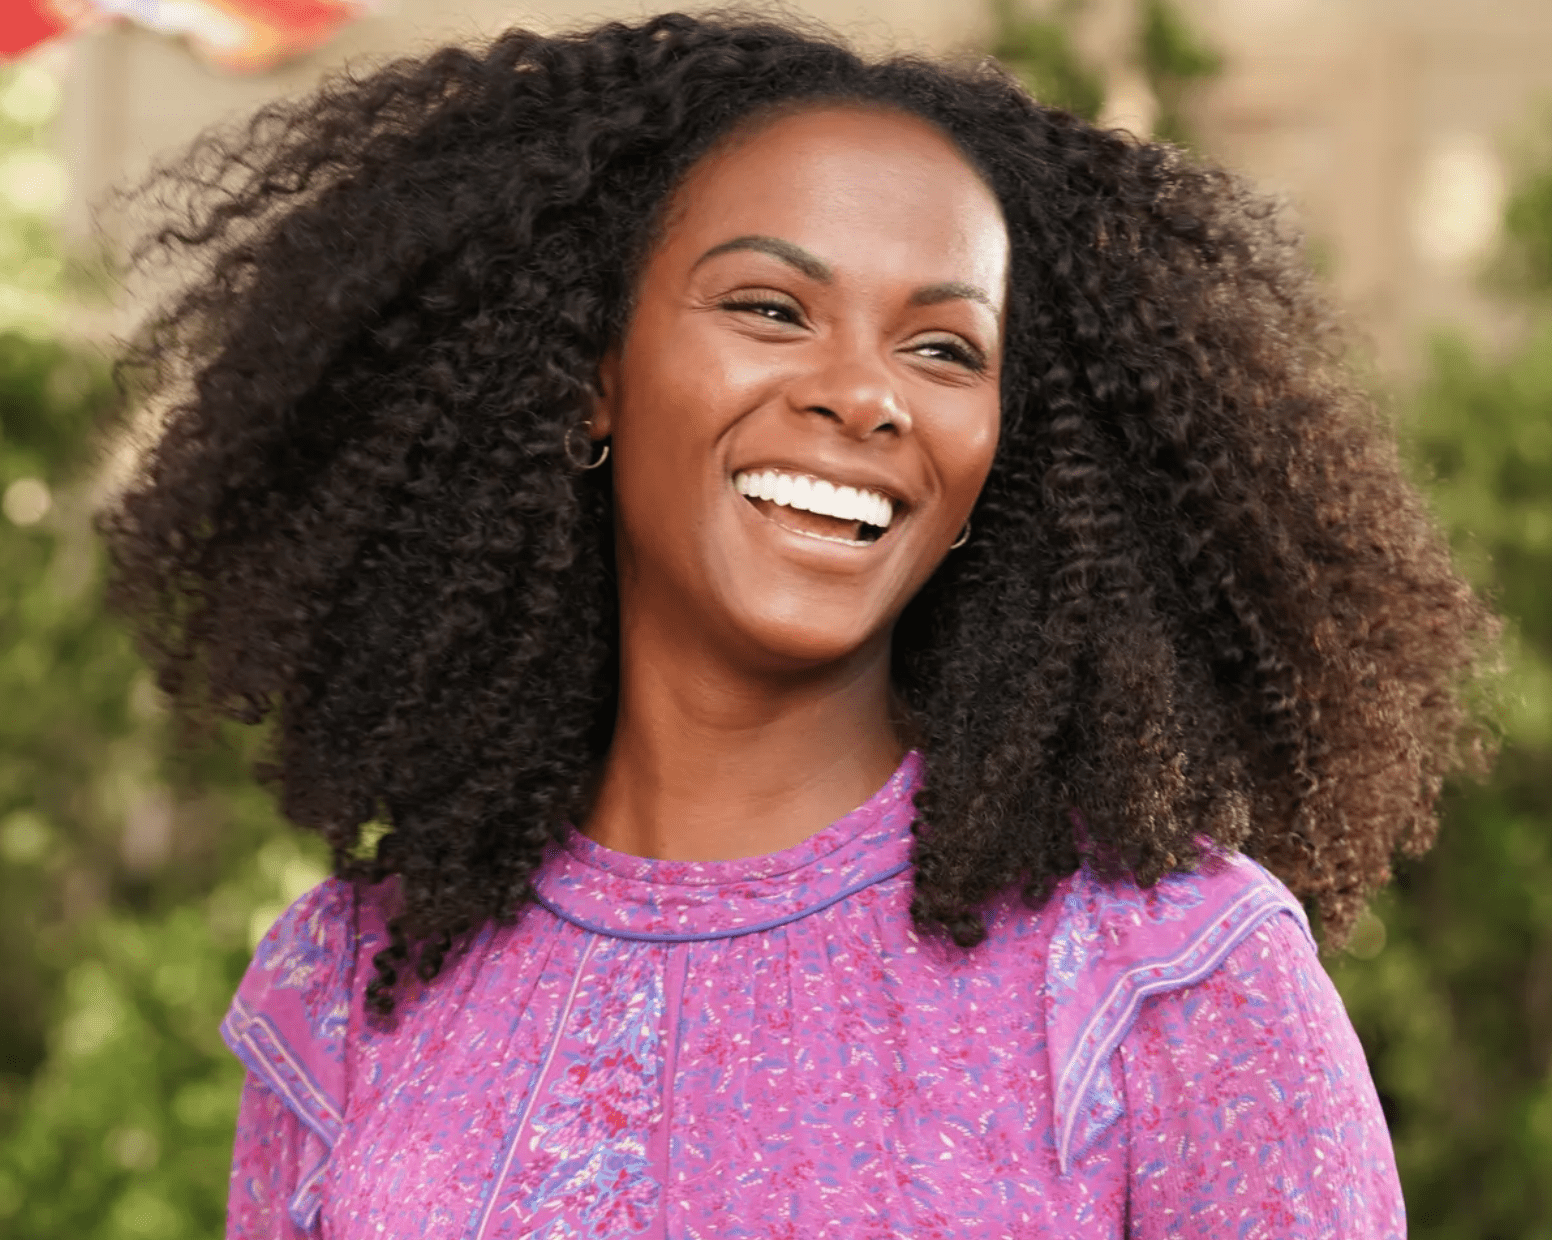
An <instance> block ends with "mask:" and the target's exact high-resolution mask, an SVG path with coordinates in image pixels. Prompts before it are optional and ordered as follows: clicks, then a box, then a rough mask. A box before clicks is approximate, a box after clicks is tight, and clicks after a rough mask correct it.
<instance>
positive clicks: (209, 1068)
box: [0, 65, 324, 1240]
mask: <svg viewBox="0 0 1552 1240" xmlns="http://www.w3.org/2000/svg"><path fill="white" fill-rule="evenodd" d="M40 74H41V70H39V69H38V68H37V66H35V65H34V66H23V67H22V68H20V69H16V68H13V69H10V70H7V71H4V72H0V510H3V515H0V942H3V943H4V944H5V948H6V950H5V951H4V952H0V993H3V994H4V995H5V996H6V1000H7V1001H6V1003H5V1004H3V1005H0V1236H5V1237H7V1240H12V1238H14V1240H61V1238H63V1237H72V1238H74V1237H83V1238H96V1237H102V1238H104V1240H107V1238H110V1237H111V1238H115V1240H117V1238H119V1237H124V1238H130V1237H156V1238H157V1240H182V1238H184V1237H189V1238H190V1240H192V1238H194V1237H202V1238H204V1237H211V1236H216V1235H219V1234H220V1232H221V1220H222V1217H223V1214H224V1208H225V1196H226V1174H227V1164H228V1162H229V1160H230V1151H231V1134H232V1126H233V1121H234V1119H235V1116H236V1106H237V1096H238V1089H239V1086H240V1083H241V1079H242V1072H241V1069H240V1067H239V1066H238V1064H237V1063H236V1061H235V1060H233V1059H232V1057H231V1056H230V1055H229V1054H228V1053H227V1052H226V1051H225V1049H224V1048H223V1047H222V1046H221V1044H220V1040H219V1037H218V1035H217V1026H218V1024H219V1022H220V1018H221V1015H222V1013H223V1012H224V1010H225V1008H226V1005H227V1003H228V1001H229V1000H230V998H231V994H232V991H233V989H234V988H235V987H236V984H237V981H238V979H239V978H240V977H241V974H242V970H243V968H244V967H245V965H246V963H247V959H248V956H249V953H250V950H251V947H252V944H253V943H254V942H255V941H256V940H257V938H258V936H259V935H260V934H261V933H262V932H263V930H264V929H265V928H267V926H268V925H269V923H270V921H271V920H273V918H274V917H275V916H276V915H278V913H279V912H280V910H281V909H282V908H283V907H284V906H285V905H286V904H287V903H288V902H289V901H290V900H291V899H293V898H295V897H296V896H297V895H299V894H300V893H301V892H302V891H304V890H305V889H306V888H307V887H310V886H311V885H312V884H313V883H315V882H316V881H318V879H319V878H321V877H322V875H323V873H324V865H323V850H322V848H321V846H320V845H319V844H318V843H317V842H316V841H313V840H311V839H304V838H302V837H299V836H298V835H296V834H295V833H293V832H290V831H288V830H286V829H285V828H284V827H283V826H282V824H281V823H280V822H279V820H278V819H277V817H276V815H275V812H274V810H273V807H272V805H271V803H270V799H269V797H268V795H267V794H266V793H264V792H263V791H262V790H260V789H259V788H257V787H256V786H255V785H254V783H253V781H252V779H251V778H250V776H249V774H248V771H249V769H250V766H251V760H252V758H253V757H254V756H255V754H256V752H257V748H256V747H257V746H258V745H260V744H261V743H262V739H263V738H262V737H257V736H241V735H238V734H236V733H227V732H223V733H221V734H220V735H219V736H218V737H217V738H216V739H215V741H214V743H212V744H211V745H210V746H208V747H207V748H205V749H203V750H201V751H200V752H199V753H198V754H197V755H187V754H183V753H181V752H178V751H176V750H175V748H174V747H173V746H172V744H171V743H170V740H171V738H170V736H169V735H168V732H169V729H168V723H167V719H166V712H165V710H164V708H163V704H162V701H161V698H160V694H159V693H158V691H157V690H156V688H155V686H154V685H153V684H152V682H151V679H150V677H149V675H148V673H147V672H146V671H145V669H144V666H143V664H142V662H141V661H140V659H139V658H138V657H137V656H136V654H135V652H134V650H133V648H132V644H131V642H130V640H129V638H128V636H127V634H126V633H125V631H124V629H123V627H122V626H121V625H120V624H119V623H118V622H117V621H115V620H114V619H112V618H110V617H108V616H106V615H105V614H104V611H103V608H102V562H101V554H100V550H99V548H98V545H97V541H96V538H95V536H94V534H93V532H92V529H91V522H90V510H91V508H92V506H93V503H94V502H95V501H96V499H97V498H98V497H99V492H100V490H101V488H102V485H103V482H102V480H103V478H104V476H105V473H106V472H107V467H108V466H109V465H111V464H112V460H111V457H112V453H110V452H108V451H107V450H106V449H107V446H108V443H109V441H105V440H100V439H99V438H98V437H97V435H96V434H95V433H94V428H95V427H97V426H99V425H101V424H102V423H103V421H104V414H105V413H106V412H107V411H108V410H109V409H110V407H111V401H112V385H111V383H110V382H109V378H108V374H107V370H106V365H105V363H104V361H103V359H102V358H101V357H99V356H97V355H95V354H94V353H93V352H92V351H91V350H89V349H86V348H84V347H82V346H79V345H73V344H66V343H62V342H60V341H59V340H57V339H54V338H52V337H53V333H54V332H55V331H56V330H57V325H58V323H59V322H60V321H62V319H63V315H62V314H61V313H60V306H61V305H62V304H63V302H62V297H63V295H64V292H65V290H66V288H67V286H68V277H67V274H66V273H67V270H68V267H67V264H66V263H64V262H63V261H62V259H61V258H60V257H59V255H58V254H57V252H56V249H55V247H56V243H55V241H54V238H53V234H52V233H51V231H50V230H49V229H48V228H47V225H46V212H44V211H43V210H42V209H44V208H46V209H49V210H51V209H52V207H53V205H57V204H55V203H53V201H52V200H51V199H49V198H48V196H47V193H46V192H44V191H46V190H47V189H48V186H47V184H45V185H44V186H43V190H41V191H40V190H39V189H38V187H37V186H36V185H33V184H30V183H27V182H25V181H24V180H18V179H17V178H18V177H19V176H20V173H18V169H20V170H21V172H23V173H26V172H29V170H31V172H34V173H37V172H38V171H39V170H40V169H42V170H43V171H42V172H41V173H39V175H42V176H44V178H45V181H46V180H47V177H48V173H47V167H48V165H47V163H46V160H43V159H42V158H41V157H40V154H39V152H40V149H41V148H40V146H39V132H40V127H41V126H42V125H43V124H44V123H45V122H46V121H47V119H48V108H49V107H50V106H52V104H53V103H57V97H58V92H57V89H53V88H52V87H51V83H50V81H49V80H48V79H47V78H46V76H40ZM19 84H20V89H19ZM18 115H19V116H20V117H21V118H22V120H18V119H17V116H18ZM22 121H25V122H26V123H25V124H24V123H22ZM7 177H10V178H12V179H10V180H8V179H7Z"/></svg>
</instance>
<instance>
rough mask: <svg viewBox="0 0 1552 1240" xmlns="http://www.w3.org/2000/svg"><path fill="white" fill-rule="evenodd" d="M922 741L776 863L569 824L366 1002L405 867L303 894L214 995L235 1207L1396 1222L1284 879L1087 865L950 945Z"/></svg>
mask: <svg viewBox="0 0 1552 1240" xmlns="http://www.w3.org/2000/svg"><path fill="white" fill-rule="evenodd" d="M920 769H921V767H920V759H919V757H917V756H916V755H914V754H913V755H910V756H909V757H907V759H906V760H905V762H904V763H903V764H902V766H901V767H900V769H899V770H898V771H897V772H896V773H895V775H894V776H893V777H892V778H891V779H890V781H889V782H888V784H886V785H885V786H884V787H883V788H882V789H880V791H879V792H878V793H877V794H875V795H874V796H873V797H872V798H871V799H870V800H869V801H868V802H867V803H866V804H865V805H863V806H862V807H860V808H859V809H857V810H855V811H854V812H853V813H851V814H849V815H847V816H846V817H845V818H842V819H841V820H840V821H838V822H836V823H835V824H833V825H832V826H830V827H828V828H826V829H825V830H823V831H821V832H819V833H818V834H817V835H814V836H812V837H810V838H809V839H808V840H806V841H804V842H803V843H801V844H799V845H797V846H796V847H794V848H789V849H787V850H785V851H783V852H780V853H776V854H773V855H770V856H764V857H754V858H749V859H745V860H739V861H729V862H713V863H702V864H690V863H680V862H668V861H655V860H647V859H642V858H638V857H631V856H626V855H624V854H621V853H617V852H613V851H611V850H609V849H606V848H603V847H601V846H599V845H597V844H594V843H593V842H591V841H590V840H588V839H586V838H585V837H583V836H582V835H580V834H573V835H572V837H571V838H570V841H569V843H567V844H566V846H565V847H563V848H562V847H557V848H555V850H554V851H553V853H552V854H551V855H550V856H549V857H548V858H547V860H546V862H545V864H544V866H543V867H542V869H541V870H540V873H539V876H538V879H537V888H538V893H539V897H538V901H537V903H535V904H532V905H530V906H528V907H527V908H526V909H525V910H524V911H523V912H522V913H521V914H520V915H519V917H518V918H517V920H516V922H515V924H512V925H507V926H495V925H492V926H488V927H486V928H485V929H484V930H483V931H481V932H480V933H479V934H478V935H476V936H475V937H474V939H473V941H472V942H471V943H470V944H469V945H468V946H467V947H466V948H464V949H463V950H461V951H460V952H459V953H458V954H457V955H455V956H450V957H449V958H448V960H447V962H446V963H445V964H444V966H443V969H442V972H441V974H440V975H439V976H438V977H437V979H436V980H435V981H434V982H433V983H431V984H430V985H428V986H425V987H422V988H420V989H419V990H418V991H414V992H411V993H410V994H408V995H406V996H403V997H401V998H400V1000H399V1006H398V1009H397V1013H396V1015H395V1017H394V1018H393V1019H392V1020H391V1021H390V1022H387V1023H384V1022H381V1021H376V1020H371V1019H368V1018H367V1017H366V1016H365V1014H364V1009H363V997H364V992H365V987H366V982H367V980H368V979H369V978H370V977H371V976H372V973H373V970H372V965H371V961H372V956H373V954H374V953H375V952H377V951H379V950H381V948H382V947H383V946H384V945H385V944H386V942H387V931H386V928H385V923H386V919H387V917H388V916H390V915H391V900H392V884H391V883H388V884H384V885H383V886H382V887H380V888H377V889H373V890H369V891H367V892H364V893H358V892H357V891H356V890H355V889H354V888H352V887H351V886H350V885H348V884H345V883H342V882H339V881H336V880H333V879H331V880H329V881H327V882H325V883H323V884H321V885H320V886H319V887H317V888H315V889H314V890H313V891H311V892H310V893H308V894H307V895H305V896H303V897H302V899H301V900H299V901H298V902H297V903H296V904H295V905H294V906H292V908H291V909H290V910H289V911H288V912H287V913H286V914H285V915H284V916H283V917H282V918H281V919H280V920H279V921H278V922H277V923H276V925H275V926H274V927H273V928H272V929H271V931H270V932H269V934H268V935H267V936H266V937H265V939H264V941H263V942H262V943H261V944H260V947H259V949H258V951H257V953H256V954H255V956H254V960H253V963H252V965H251V966H250V968H249V970H248V973H247V975H246V977H245V978H244V980H243V982H242V985H241V987H240V989H239V991H238V993H237V996H236V998H235V1000H234V1001H233V1003H232V1007H231V1012H230V1014H229V1015H228V1017H227V1020H226V1022H225V1024H224V1026H223V1033H224V1035H225V1037H226V1039H227V1042H228V1043H229V1045H230V1046H231V1048H232V1049H233V1051H234V1052H235V1053H236V1054H237V1055H238V1056H239V1057H240V1058H241V1059H242V1061H243V1062H244V1064H246V1066H247V1068H248V1077H247V1084H246V1087H245V1090H244V1094H243V1100H242V1108H241V1114H240V1118H239V1122H238V1132H237V1144H236V1151H235V1156H234V1159H233V1167H232V1180H231V1198H230V1207H229V1213H228V1224H227V1235H228V1236H229V1237H233V1238H238V1237H241V1238H243V1240H249V1238H252V1240H260V1238H262V1240H276V1238H284V1240H295V1238H297V1237H336V1238H339V1240H365V1238H367V1237H372V1238H381V1240H409V1238H410V1237H433V1238H436V1240H442V1238H447V1240H454V1238H457V1240H515V1238H517V1237H525V1238H526V1237H542V1238H543V1240H562V1238H564V1240H580V1238H582V1237H611V1238H629V1237H637V1236H640V1237H646V1238H649V1240H666V1238H667V1237H673V1238H674V1240H681V1238H682V1240H710V1238H711V1237H717V1238H719V1240H737V1238H741V1237H760V1238H761V1240H774V1238H777V1237H782V1238H785V1237H792V1238H794V1240H796V1238H799V1237H801V1238H802V1240H820V1238H823V1237H835V1238H837V1240H840V1238H845V1240H875V1238H876V1240H885V1238H886V1237H887V1238H889V1240H896V1238H900V1237H909V1238H910V1240H934V1238H938V1237H945V1238H946V1237H955V1238H967V1240H968V1238H975V1240H979V1238H982V1237H985V1238H987V1240H991V1238H994V1237H996V1238H1000V1237H1018V1238H1020V1240H1023V1238H1029V1240H1034V1238H1036V1237H1051V1238H1056V1237H1060V1238H1061V1240H1112V1238H1117V1240H1118V1238H1120V1237H1138V1238H1147V1240H1154V1238H1156V1237H1157V1238H1163V1237H1176V1236H1193V1237H1196V1236H1202V1237H1206V1236H1211V1237H1234V1238H1236V1240H1272V1238H1274V1237H1275V1238H1277V1240H1302V1238H1314V1237H1345V1238H1355V1237H1362V1238H1364V1240H1369V1238H1373V1240H1385V1238H1395V1240H1400V1237H1402V1236H1403V1235H1404V1233H1405V1222H1404V1217H1403V1211H1402V1203H1401V1194H1400V1189H1399V1186H1398V1184H1397V1180H1396V1171H1395V1163H1394V1160H1393V1157H1392V1153H1391V1148H1390V1143H1389V1140H1388V1138H1387V1135H1386V1131H1385V1125H1384V1121H1383V1119H1382V1117H1381V1113H1380V1108H1379V1103H1378V1100H1377V1098H1376V1096H1375V1093H1374V1087H1373V1085H1372V1083H1371V1081H1370V1079H1369V1076H1368V1072H1367V1070H1366V1068H1365V1065H1364V1059H1363V1055H1362V1052H1361V1049H1360V1047H1359V1045H1358V1041H1357V1039H1356V1037H1355V1036H1354V1034H1353V1030H1352V1027H1351V1025H1350V1024H1349V1022H1348V1020H1347V1016H1346V1013H1345V1012H1344V1011H1343V1008H1342V1004H1341V1000H1340V999H1339V998H1338V996H1337V994H1336V992H1335V991H1334V990H1333V988H1332V986H1331V984H1330V982H1329V981H1328V980H1327V978H1326V975H1325V973H1324V971H1323V970H1322V969H1321V967H1320V964H1319V962H1318V960H1317V958H1316V954H1315V949H1314V945H1313V944H1312V942H1311V940H1310V937H1309V929H1308V927H1307V925H1306V923H1305V919H1304V915H1303V912H1302V910H1301V909H1300V907H1299V905H1298V903H1297V901H1295V900H1294V899H1293V897H1292V896H1290V895H1289V893H1288V892H1287V890H1286V889H1285V888H1283V886H1282V885H1281V884H1280V883H1279V882H1278V881H1277V880H1276V879H1275V878H1273V877H1272V876H1271V875H1269V874H1268V873H1267V872H1266V871H1265V870H1263V869H1261V868H1260V867H1259V866H1258V865H1256V864H1255V863H1254V862H1252V861H1249V860H1247V859H1246V858H1244V857H1241V856H1238V855H1229V856H1224V857H1221V858H1217V859H1215V860H1214V861H1213V862H1212V863H1211V864H1209V865H1208V866H1205V867H1204V868H1203V870H1202V871H1201V872H1199V873H1196V874H1192V875H1176V876H1171V877H1168V878H1165V879H1164V880H1163V881H1162V882H1160V883H1159V884H1157V885H1156V886H1155V887H1153V888H1152V889H1150V890H1146V891H1144V890H1139V889H1138V888H1137V887H1136V886H1134V885H1132V884H1130V883H1126V882H1122V883H1114V884H1110V883H1103V882H1100V881H1098V880H1097V879H1096V878H1095V877H1094V876H1093V875H1091V874H1089V873H1088V872H1087V871H1079V872H1078V873H1077V874H1075V875H1073V876H1072V877H1070V878H1069V879H1067V880H1065V881H1064V882H1063V883H1062V884H1061V886H1059V887H1058V889H1057V891H1056V893H1055V895H1054V896H1053V897H1052V898H1051V899H1050V900H1049V901H1048V902H1047V903H1046V904H1045V905H1044V906H1043V907H1041V908H1040V909H1039V910H1030V909H1028V908H1026V907H1024V906H1023V905H1022V904H1021V903H1020V902H1019V901H1018V900H1017V899H1016V898H1012V897H1009V898H1007V899H1004V900H1002V901H1000V902H998V903H996V904H995V905H993V907H992V908H991V909H990V910H989V912H988V916H987V927H988V930H989V935H988V937H987V939H986V941H985V942H984V943H982V944H980V945H979V946H978V947H975V948H973V949H970V950H968V951H966V950H962V949H960V948H957V947H954V946H953V945H952V944H950V943H947V942H945V941H942V940H940V939H939V938H937V937H934V936H927V935H918V934H917V933H916V932H915V930H914V929H913V927H912V924H911V919H910V916H909V912H908V906H909V901H910V893H911V883H910V869H909V860H908V858H909V851H910V843H911V833H910V825H911V820H912V817H913V810H912V806H911V794H912V790H913V788H914V786H915V783H916V781H917V780H918V778H919V776H920Z"/></svg>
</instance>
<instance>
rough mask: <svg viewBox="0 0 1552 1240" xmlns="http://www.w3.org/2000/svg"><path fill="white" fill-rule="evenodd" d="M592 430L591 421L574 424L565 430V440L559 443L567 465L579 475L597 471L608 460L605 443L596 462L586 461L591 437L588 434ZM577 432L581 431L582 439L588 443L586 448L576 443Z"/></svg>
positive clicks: (607, 449)
mask: <svg viewBox="0 0 1552 1240" xmlns="http://www.w3.org/2000/svg"><path fill="white" fill-rule="evenodd" d="M592 429H593V423H592V421H591V420H589V421H586V422H577V423H574V424H573V425H572V426H570V427H569V428H568V429H567V431H566V438H565V439H564V440H563V441H562V443H561V451H562V452H563V453H565V456H566V461H567V463H568V464H569V465H570V466H571V467H572V468H573V469H575V470H577V471H578V472H579V473H586V472H587V471H588V470H590V469H597V468H598V467H599V466H600V465H602V464H603V463H604V462H605V461H607V460H608V459H609V445H608V444H607V443H605V444H604V450H603V451H602V452H600V453H599V454H598V459H597V460H596V461H594V460H589V459H588V456H587V455H586V454H587V453H589V451H590V449H591V446H592V436H591V435H590V434H589V433H588V432H589V431H591V430H592ZM578 431H581V432H582V438H583V439H585V440H587V441H588V442H587V446H586V447H584V446H583V445H581V444H579V443H578V442H577V440H576V433H577V432H578Z"/></svg>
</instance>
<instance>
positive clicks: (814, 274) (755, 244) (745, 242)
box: [691, 233, 996, 310]
mask: <svg viewBox="0 0 1552 1240" xmlns="http://www.w3.org/2000/svg"><path fill="white" fill-rule="evenodd" d="M735 250H754V251H755V252H756V253H760V254H769V255H770V256H771V257H772V258H778V259H780V260H781V261H782V262H784V263H786V264H787V265H788V266H791V267H795V268H797V269H798V270H799V271H801V272H802V273H803V274H804V275H805V276H807V277H808V278H809V279H810V280H817V281H819V282H820V283H821V284H829V283H830V282H831V281H832V280H833V279H834V278H835V273H834V272H833V271H832V270H831V269H830V264H829V263H827V262H825V261H824V259H822V258H818V257H816V256H815V255H813V254H810V253H809V252H808V251H807V250H805V249H804V248H803V247H802V246H800V245H794V244H793V243H792V242H790V241H783V240H782V239H781V238H780V237H766V236H761V235H759V234H757V233H752V234H750V235H749V236H745V237H734V238H733V239H732V240H731V241H723V242H721V243H720V244H718V245H714V246H712V247H711V249H709V250H707V251H706V252H705V253H704V254H702V255H701V256H700V257H699V258H697V259H696V260H695V263H694V266H693V267H692V268H691V269H692V270H693V269H694V267H699V266H700V265H701V264H702V263H704V262H706V261H708V260H709V259H713V258H716V257H717V255H719V254H729V253H732V252H733V251H735ZM958 300H964V301H974V302H979V303H980V304H981V305H983V306H985V307H986V308H987V309H989V310H995V309H996V306H995V305H993V304H992V297H991V294H990V293H988V292H987V291H986V290H985V289H983V288H981V287H980V286H979V285H976V284H965V283H962V282H961V281H958V280H945V281H943V282H942V283H940V284H927V285H923V286H922V287H921V288H919V289H917V290H916V291H915V292H914V293H912V294H911V304H912V305H913V306H935V305H938V304H939V303H940V302H945V301H958Z"/></svg>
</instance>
